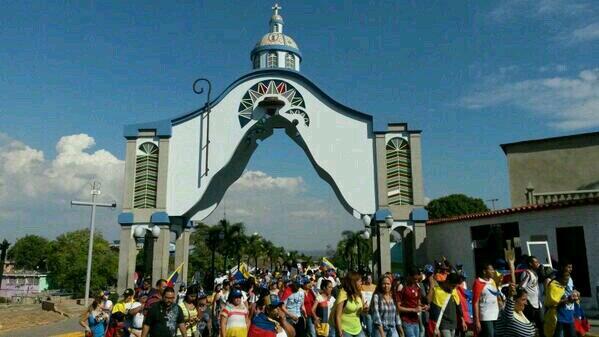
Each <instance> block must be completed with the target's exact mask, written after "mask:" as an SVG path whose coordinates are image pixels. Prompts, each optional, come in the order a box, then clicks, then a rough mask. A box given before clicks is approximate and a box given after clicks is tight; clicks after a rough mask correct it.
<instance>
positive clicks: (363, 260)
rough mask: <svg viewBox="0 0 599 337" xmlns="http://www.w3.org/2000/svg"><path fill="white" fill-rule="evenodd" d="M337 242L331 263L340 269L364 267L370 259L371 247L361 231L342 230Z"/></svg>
mask: <svg viewBox="0 0 599 337" xmlns="http://www.w3.org/2000/svg"><path fill="white" fill-rule="evenodd" d="M342 235H343V237H342V239H341V240H340V241H339V242H338V243H337V249H336V251H335V255H334V256H333V260H334V261H333V264H334V265H335V266H336V267H337V268H340V269H344V270H356V269H360V268H362V269H363V268H365V267H367V266H368V263H369V262H370V261H371V260H372V247H371V244H370V240H369V239H364V237H363V235H362V231H355V232H354V231H343V232H342Z"/></svg>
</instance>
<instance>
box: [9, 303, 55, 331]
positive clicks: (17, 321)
mask: <svg viewBox="0 0 599 337" xmlns="http://www.w3.org/2000/svg"><path fill="white" fill-rule="evenodd" d="M63 319H66V317H65V316H62V315H60V314H58V313H55V312H50V311H43V310H42V306H41V305H40V304H18V305H17V304H15V305H8V306H1V307H0V332H4V331H8V330H15V329H21V328H26V327H33V326H37V325H46V324H49V323H53V322H58V321H61V320H63Z"/></svg>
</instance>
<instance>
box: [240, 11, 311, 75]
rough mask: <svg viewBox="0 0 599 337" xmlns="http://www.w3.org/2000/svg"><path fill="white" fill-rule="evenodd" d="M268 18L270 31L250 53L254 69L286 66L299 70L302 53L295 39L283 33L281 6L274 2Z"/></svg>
mask: <svg viewBox="0 0 599 337" xmlns="http://www.w3.org/2000/svg"><path fill="white" fill-rule="evenodd" d="M272 9H273V14H272V17H271V18H270V32H268V33H267V34H265V35H264V36H263V37H262V38H261V39H260V41H258V43H256V46H255V47H254V49H253V50H252V53H251V55H250V57H251V59H252V63H253V68H254V69H264V68H287V69H292V70H296V71H299V69H300V62H301V60H302V54H301V53H300V50H299V47H298V46H297V43H295V41H294V40H293V39H292V38H291V37H289V36H287V35H285V34H283V17H282V16H281V15H280V14H279V10H280V9H281V7H280V6H279V5H278V4H275V5H274V6H273V7H272Z"/></svg>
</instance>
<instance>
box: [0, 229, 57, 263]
mask: <svg viewBox="0 0 599 337" xmlns="http://www.w3.org/2000/svg"><path fill="white" fill-rule="evenodd" d="M49 247H50V241H49V240H48V239H46V238H43V237H41V236H38V235H26V236H24V237H22V238H20V239H18V240H17V241H16V242H15V243H14V245H13V246H12V247H11V248H10V249H9V250H8V259H9V260H12V261H14V263H15V266H16V267H17V268H19V269H26V270H46V269H47V267H46V257H47V255H48V249H49Z"/></svg>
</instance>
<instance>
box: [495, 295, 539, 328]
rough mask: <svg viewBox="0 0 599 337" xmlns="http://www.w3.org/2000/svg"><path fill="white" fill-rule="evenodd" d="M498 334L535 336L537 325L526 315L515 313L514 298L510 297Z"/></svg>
mask: <svg viewBox="0 0 599 337" xmlns="http://www.w3.org/2000/svg"><path fill="white" fill-rule="evenodd" d="M496 336H502V337H534V336H535V326H534V324H533V323H531V322H530V321H528V320H527V319H526V317H524V315H521V317H519V316H518V314H517V313H514V298H512V297H508V299H507V301H506V303H505V309H504V310H503V314H502V315H501V319H500V320H499V322H498V324H497V330H496Z"/></svg>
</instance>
